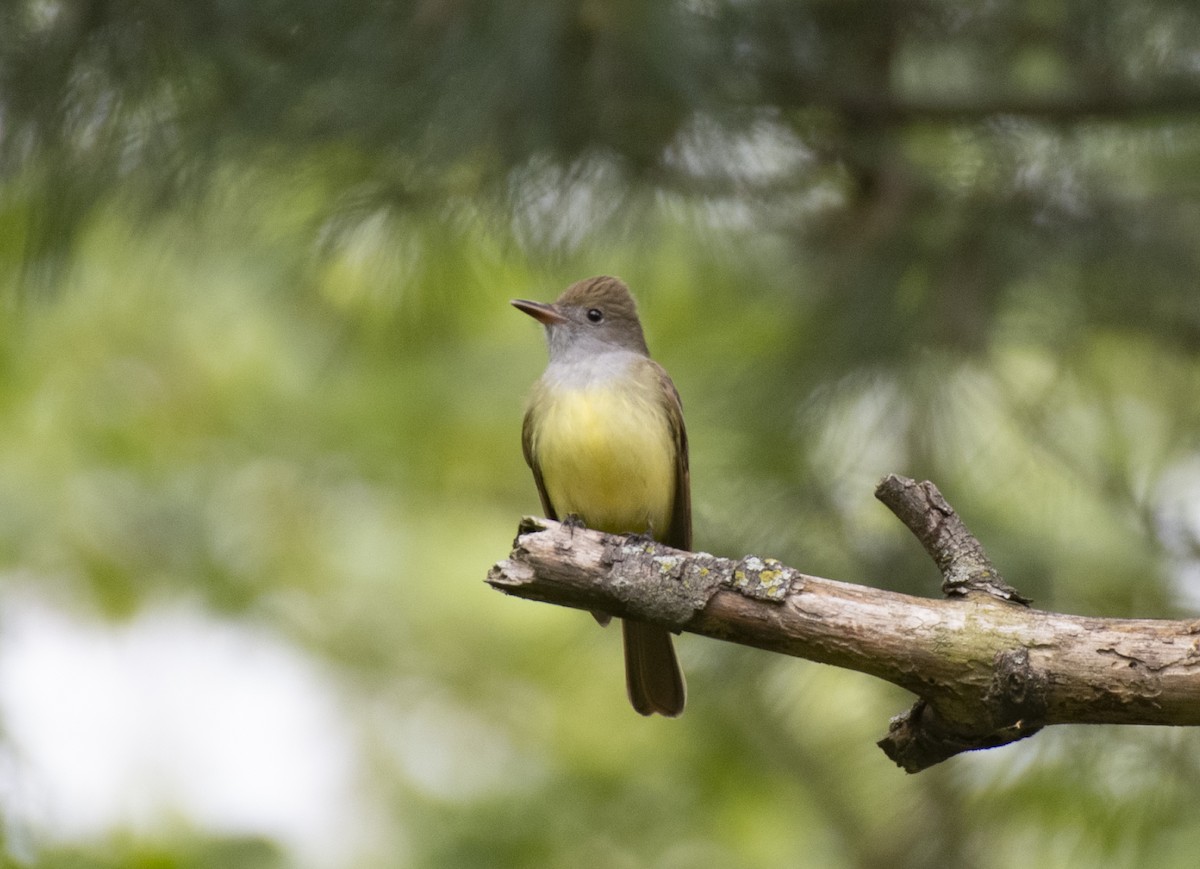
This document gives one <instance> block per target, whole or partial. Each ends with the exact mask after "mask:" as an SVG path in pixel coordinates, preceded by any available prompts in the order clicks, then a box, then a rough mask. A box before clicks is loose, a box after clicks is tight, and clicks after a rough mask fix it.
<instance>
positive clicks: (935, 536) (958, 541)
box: [875, 474, 1030, 604]
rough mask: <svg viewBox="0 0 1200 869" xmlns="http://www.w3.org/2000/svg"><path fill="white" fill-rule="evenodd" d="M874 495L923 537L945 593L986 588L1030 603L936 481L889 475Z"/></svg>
mask: <svg viewBox="0 0 1200 869" xmlns="http://www.w3.org/2000/svg"><path fill="white" fill-rule="evenodd" d="M875 497H876V498H878V499H879V500H880V501H882V502H883V503H884V504H885V505H887V508H888V509H889V510H891V511H892V512H893V513H895V514H896V518H898V519H899V520H900V521H901V522H903V523H904V525H905V526H906V527H907V528H908V530H909V531H911V532H912V533H913V534H915V535H916V537H917V539H918V540H920V541H921V545H922V546H924V547H925V551H926V552H928V553H929V557H930V558H932V559H933V560H934V563H935V564H937V566H938V570H940V571H941V572H942V592H943V593H944V594H946V595H947V596H951V595H965V594H967V593H969V592H972V591H982V592H986V593H987V594H990V595H992V596H993V597H997V598H1000V599H1001V600H1010V601H1013V602H1015V603H1020V604H1029V603H1030V600H1029V598H1027V597H1023V596H1022V595H1021V594H1020V592H1018V591H1017V590H1016V589H1015V588H1013V587H1012V586H1011V585H1009V584H1008V583H1006V582H1005V581H1004V579H1003V578H1002V577H1001V576H1000V573H999V572H998V571H997V570H996V568H995V567H993V566H992V562H991V560H990V559H989V558H988V557H987V553H986V552H984V551H983V544H981V543H980V542H979V541H978V540H977V539H976V538H975V535H974V534H972V533H971V532H970V531H968V530H967V526H966V525H964V524H963V521H962V519H960V518H959V515H958V513H956V512H955V510H954V508H953V507H951V506H950V505H949V504H948V503H946V499H945V498H943V497H942V493H941V492H939V491H938V488H937V486H935V485H933V483H931V482H929V481H928V480H925V481H924V482H920V483H918V482H917V481H916V480H910V479H908V478H907V477H899V476H897V475H896V474H888V475H887V476H886V477H884V478H883V479H882V480H881V481H880V483H879V485H878V486H876V487H875Z"/></svg>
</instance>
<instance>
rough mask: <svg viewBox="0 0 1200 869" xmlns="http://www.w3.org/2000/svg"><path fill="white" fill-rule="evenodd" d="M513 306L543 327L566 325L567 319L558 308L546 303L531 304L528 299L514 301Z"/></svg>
mask: <svg viewBox="0 0 1200 869" xmlns="http://www.w3.org/2000/svg"><path fill="white" fill-rule="evenodd" d="M511 304H512V306H513V307H514V308H516V309H517V310H518V311H524V312H525V313H526V314H528V315H529V316H531V317H533V319H535V320H537V321H538V322H539V323H541V324H542V325H543V326H553V325H554V324H555V323H565V322H567V318H566V317H564V316H563V315H562V314H561V313H559V310H558V308H556V307H554V306H553V305H547V304H546V303H545V302H531V301H529V300H528V299H513V300H512V303H511Z"/></svg>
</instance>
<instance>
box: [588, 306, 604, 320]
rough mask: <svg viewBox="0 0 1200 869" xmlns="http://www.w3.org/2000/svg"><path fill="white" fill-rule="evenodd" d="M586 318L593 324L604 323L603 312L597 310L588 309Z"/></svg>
mask: <svg viewBox="0 0 1200 869" xmlns="http://www.w3.org/2000/svg"><path fill="white" fill-rule="evenodd" d="M587 318H588V319H589V320H591V321H592V322H593V323H601V322H603V321H604V312H603V311H601V310H600V309H599V308H588V313H587Z"/></svg>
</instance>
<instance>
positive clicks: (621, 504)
mask: <svg viewBox="0 0 1200 869" xmlns="http://www.w3.org/2000/svg"><path fill="white" fill-rule="evenodd" d="M654 398H655V396H654V395H653V394H652V393H651V394H647V390H643V389H638V390H633V391H632V393H631V392H630V391H628V390H622V391H620V392H618V391H617V390H614V389H613V388H612V387H611V386H608V385H606V386H595V387H589V388H587V389H574V390H561V391H557V392H554V393H549V392H547V393H543V394H542V396H541V401H540V402H539V404H540V405H541V406H542V413H541V415H540V423H539V425H538V426H537V428H536V429H535V432H534V443H533V449H534V453H535V455H536V456H537V460H538V464H539V465H540V467H541V471H542V480H543V482H544V483H545V486H546V492H547V494H548V495H549V496H550V503H551V504H552V505H553V506H554V509H555V511H556V512H557V513H558V515H559V518H565V517H566V516H567V515H568V514H570V513H575V514H576V515H578V516H579V518H580V519H582V520H583V522H584V524H585V525H587V526H588V527H589V528H595V529H597V530H600V531H608V532H610V533H613V534H622V533H629V532H637V533H643V532H650V533H651V534H653V535H654V536H656V537H661V536H662V535H663V534H665V533H666V532H667V529H668V527H669V526H670V524H671V507H672V504H673V502H674V496H675V443H674V439H673V437H672V435H671V429H670V425H669V423H668V419H667V415H666V413H665V411H664V410H663V409H662V407H661V406H660V405H659V404H658V403H657V402H655V401H654Z"/></svg>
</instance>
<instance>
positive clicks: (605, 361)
mask: <svg viewBox="0 0 1200 869" xmlns="http://www.w3.org/2000/svg"><path fill="white" fill-rule="evenodd" d="M581 345H585V346H581ZM645 358H646V357H645V356H643V355H642V354H641V353H636V352H634V351H633V350H626V349H625V348H623V347H613V346H612V345H611V344H605V343H600V342H588V341H578V340H577V341H572V342H569V343H567V344H565V346H559V347H557V348H556V347H554V345H553V344H551V351H550V364H549V365H547V366H546V370H545V372H544V373H543V374H542V382H543V383H544V384H545V385H546V386H548V387H550V388H552V389H553V388H558V389H581V388H584V387H589V386H599V385H601V384H603V383H606V382H608V381H610V380H613V379H615V378H618V377H623V376H624V375H625V374H626V373H627V372H628V371H629V369H630V367H631V366H633V365H635V364H637V363H639V362H641V361H642V360H644V359H645Z"/></svg>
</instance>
